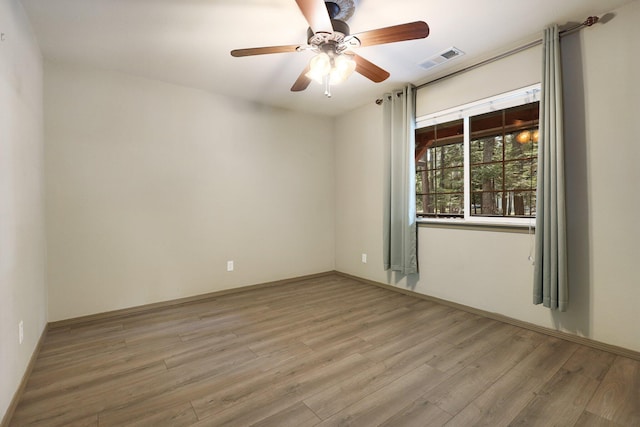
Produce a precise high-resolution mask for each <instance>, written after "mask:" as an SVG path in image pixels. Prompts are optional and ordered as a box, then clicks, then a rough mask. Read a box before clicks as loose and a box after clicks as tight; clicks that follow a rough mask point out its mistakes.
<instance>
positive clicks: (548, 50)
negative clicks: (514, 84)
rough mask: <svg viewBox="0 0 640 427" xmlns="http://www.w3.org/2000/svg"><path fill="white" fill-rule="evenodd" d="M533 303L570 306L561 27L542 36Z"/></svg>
mask: <svg viewBox="0 0 640 427" xmlns="http://www.w3.org/2000/svg"><path fill="white" fill-rule="evenodd" d="M539 135H540V139H539V141H540V142H539V144H538V187H537V205H536V255H535V266H534V286H533V303H534V304H543V305H544V306H545V307H549V308H551V309H554V310H555V309H558V310H560V311H565V310H566V308H567V303H568V296H569V293H568V290H569V289H568V279H567V243H566V218H565V193H564V192H565V189H564V186H565V179H564V141H563V120H562V78H561V63H560V35H559V33H558V26H557V25H554V26H552V27H549V28H546V29H545V31H544V37H543V59H542V96H541V100H540V130H539Z"/></svg>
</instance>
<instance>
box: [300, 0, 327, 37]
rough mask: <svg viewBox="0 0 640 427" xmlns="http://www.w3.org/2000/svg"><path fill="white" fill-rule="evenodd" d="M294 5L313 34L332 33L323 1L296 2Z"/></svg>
mask: <svg viewBox="0 0 640 427" xmlns="http://www.w3.org/2000/svg"><path fill="white" fill-rule="evenodd" d="M296 3H298V7H299V8H300V11H301V12H302V14H303V15H304V17H305V19H306V20H307V22H308V23H309V26H310V27H311V29H312V30H313V32H314V33H333V26H332V25H331V18H330V17H329V12H327V6H326V5H325V4H324V0H296Z"/></svg>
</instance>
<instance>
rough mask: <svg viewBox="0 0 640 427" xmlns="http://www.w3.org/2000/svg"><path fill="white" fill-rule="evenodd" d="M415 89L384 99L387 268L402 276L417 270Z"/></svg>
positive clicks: (398, 91) (405, 90)
mask: <svg viewBox="0 0 640 427" xmlns="http://www.w3.org/2000/svg"><path fill="white" fill-rule="evenodd" d="M415 91H416V88H415V87H414V86H411V85H409V86H407V87H405V88H404V90H397V91H394V92H393V93H390V94H385V96H384V98H383V115H384V118H383V120H384V147H385V156H384V159H385V163H386V164H385V171H384V172H385V174H384V176H385V178H384V179H385V185H384V218H383V220H384V234H383V237H384V239H383V240H384V242H383V244H384V251H383V252H384V253H383V256H384V268H385V270H392V271H398V272H400V273H401V274H403V275H408V274H414V273H417V272H418V257H417V250H416V233H417V228H416V193H415V180H416V173H415V168H416V166H415V123H416V120H415V118H416V117H415V116H416V113H415V111H416V96H415Z"/></svg>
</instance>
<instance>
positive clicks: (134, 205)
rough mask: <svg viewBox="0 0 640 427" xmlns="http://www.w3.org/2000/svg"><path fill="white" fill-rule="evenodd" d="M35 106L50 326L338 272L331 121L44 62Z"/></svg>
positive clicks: (94, 70) (106, 72)
mask: <svg viewBox="0 0 640 427" xmlns="http://www.w3.org/2000/svg"><path fill="white" fill-rule="evenodd" d="M212 78H215V76H212ZM45 111H46V117H45V132H46V136H47V150H46V156H45V171H46V172H45V176H46V196H47V200H46V201H47V210H46V213H47V216H46V217H47V232H48V245H47V249H48V254H49V258H48V272H49V294H50V301H49V313H50V318H49V320H50V321H56V320H61V319H66V318H71V317H77V316H82V315H86V314H93V313H99V312H105V311H110V310H115V309H121V308H126V307H132V306H138V305H142V304H148V303H154V302H158V301H165V300H171V299H175V298H180V297H186V296H192V295H199V294H203V293H208V292H213V291H217V290H221V289H227V288H233V287H238V286H243V285H251V284H256V283H261V282H267V281H272V280H278V279H284V278H289V277H296V276H302V275H306V274H312V273H319V272H324V271H328V270H333V269H334V234H333V230H334V223H333V221H334V217H333V215H334V198H333V197H334V195H333V187H334V170H333V144H332V142H331V141H332V135H333V123H332V120H331V119H329V118H316V117H313V116H310V115H305V114H299V113H295V112H291V111H284V110H277V109H273V108H270V107H264V106H259V105H256V104H252V103H248V102H245V101H240V100H236V99H232V98H227V97H222V96H218V95H214V94H211V93H207V92H204V91H200V90H195V89H189V88H185V87H180V86H175V85H170V84H166V83H162V82H158V81H152V80H147V79H142V78H137V77H134V76H130V75H125V74H119V73H114V72H109V71H99V70H96V69H90V68H84V67H76V66H70V65H61V64H57V63H52V62H48V61H47V62H46V63H45ZM227 260H233V261H234V262H235V271H234V272H231V273H229V272H227V271H226V261H227Z"/></svg>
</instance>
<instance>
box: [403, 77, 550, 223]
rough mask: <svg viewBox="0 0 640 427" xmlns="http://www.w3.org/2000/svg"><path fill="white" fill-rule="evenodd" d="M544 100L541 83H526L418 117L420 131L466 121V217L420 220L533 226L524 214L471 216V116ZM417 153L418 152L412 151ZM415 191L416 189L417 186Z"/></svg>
mask: <svg viewBox="0 0 640 427" xmlns="http://www.w3.org/2000/svg"><path fill="white" fill-rule="evenodd" d="M537 101H540V83H536V84H533V85H530V86H526V87H523V88H520V89H516V90H513V91H509V92H505V93H501V94H499V95H495V96H492V97H489V98H485V99H481V100H478V101H474V102H470V103H467V104H463V105H459V106H456V107H452V108H448V109H446V110H442V111H438V112H436V113H432V114H427V115H423V116H420V117H417V118H416V130H418V129H421V128H425V127H428V126H433V125H437V124H442V123H447V122H450V121H453V120H460V119H462V120H463V130H464V135H463V152H464V162H463V165H464V216H463V217H448V218H442V217H421V216H418V215H416V221H417V222H419V223H435V224H465V225H495V226H500V225H504V226H520V227H533V226H534V225H535V221H536V218H535V217H531V218H522V217H507V216H501V217H482V216H472V215H471V164H470V163H471V162H470V157H471V150H470V138H471V133H470V118H471V117H472V116H477V115H480V114H484V113H489V112H491V111H495V110H503V109H506V108H511V107H517V106H520V105H524V104H529V103H532V102H537ZM412 155H415V154H412ZM414 192H415V189H414Z"/></svg>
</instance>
